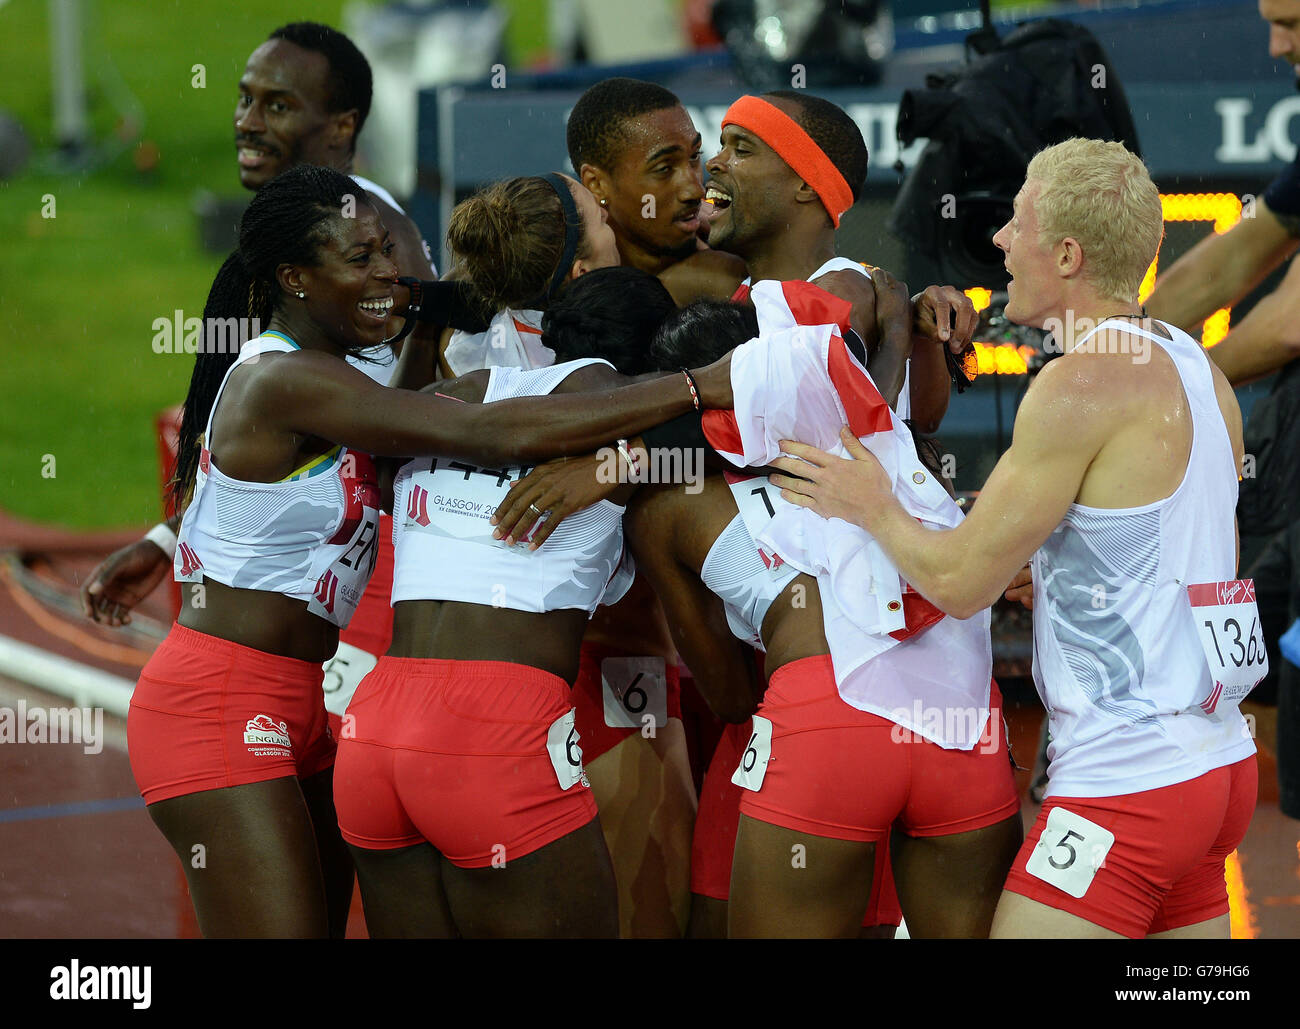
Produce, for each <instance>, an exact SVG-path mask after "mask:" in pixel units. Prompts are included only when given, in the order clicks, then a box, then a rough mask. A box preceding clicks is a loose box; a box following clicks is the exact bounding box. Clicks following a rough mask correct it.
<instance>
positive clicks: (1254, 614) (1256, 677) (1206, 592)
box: [1187, 579, 1268, 714]
mask: <svg viewBox="0 0 1300 1029" xmlns="http://www.w3.org/2000/svg"><path fill="white" fill-rule="evenodd" d="M1187 596H1188V599H1189V600H1190V601H1191V604H1192V614H1193V616H1194V617H1195V620H1196V632H1197V635H1198V636H1199V637H1200V640H1201V649H1202V650H1204V651H1205V660H1206V663H1207V664H1208V665H1209V667H1210V676H1211V678H1212V679H1213V680H1214V685H1213V687H1212V688H1211V691H1210V694H1209V696H1208V697H1205V698H1204V699H1202V700H1201V702H1200V706H1201V708H1202V709H1203V710H1204V711H1205V712H1206V713H1207V714H1213V713H1214V711H1215V708H1216V707H1218V705H1219V703H1220V702H1226V703H1228V704H1232V705H1236V704H1238V703H1240V702H1241V700H1242V699H1243V698H1244V697H1245V696H1246V694H1248V693H1249V692H1250V691H1251V690H1252V689H1253V688H1254V687H1255V684H1256V683H1258V682H1259V681H1260V680H1261V679H1262V678H1264V676H1265V675H1267V674H1268V652H1267V650H1266V649H1265V647H1264V633H1263V629H1262V628H1261V626H1260V622H1259V608H1258V607H1257V606H1256V604H1255V583H1254V580H1252V579H1236V580H1233V581H1230V582H1203V583H1195V584H1193V585H1190V586H1188V587H1187Z"/></svg>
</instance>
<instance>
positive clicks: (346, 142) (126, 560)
mask: <svg viewBox="0 0 1300 1029" xmlns="http://www.w3.org/2000/svg"><path fill="white" fill-rule="evenodd" d="M370 101H371V72H370V65H369V63H368V62H367V61H366V58H365V56H364V55H363V54H362V53H361V51H360V50H358V49H357V47H356V45H355V44H354V43H353V42H352V41H351V40H350V39H349V38H348V37H347V36H345V35H344V34H343V33H341V32H339V31H337V30H336V29H333V28H330V27H329V26H328V25H321V24H319V23H316V22H295V23H293V24H290V25H284V26H281V27H280V28H278V29H276V30H275V31H274V32H272V33H271V34H270V36H268V37H267V39H266V41H265V42H264V43H262V44H261V45H260V46H259V47H257V49H256V50H254V51H253V53H252V54H251V55H250V56H249V58H248V62H247V65H246V66H245V68H244V73H243V75H242V76H241V77H240V80H239V86H238V100H237V103H236V106H235V116H234V129H235V139H234V142H235V148H236V156H237V161H238V171H239V181H240V184H241V185H242V186H244V188H245V189H249V190H252V191H254V192H256V191H257V190H259V189H261V188H262V187H263V186H264V185H265V184H266V183H268V182H269V181H271V179H273V178H274V177H275V176H276V175H278V174H279V173H281V172H283V171H285V170H286V169H288V168H291V167H293V166H295V165H298V164H314V165H322V166H324V167H328V168H335V169H337V170H339V171H341V172H343V173H344V174H347V175H350V176H351V178H352V180H353V182H354V183H356V185H357V186H358V187H360V189H361V190H363V191H364V192H362V193H358V194H357V199H358V200H362V201H368V202H369V203H370V205H371V206H372V207H374V208H375V210H377V211H378V212H379V213H380V217H381V220H382V221H383V223H384V225H385V227H386V228H387V229H388V231H389V232H390V233H391V235H392V240H393V247H394V249H393V256H394V259H395V260H396V262H397V266H398V268H399V269H401V271H402V273H403V274H405V275H412V276H416V277H419V278H424V277H425V276H426V275H433V277H434V278H436V277H437V272H436V269H434V267H433V263H432V259H431V257H430V255H429V248H428V245H427V244H426V243H425V242H424V241H423V238H422V236H421V233H420V230H419V229H418V228H417V227H416V225H415V223H414V222H412V221H411V219H410V218H408V217H407V216H406V213H405V212H404V211H403V210H402V208H401V206H400V205H399V204H398V203H397V201H396V200H394V199H393V197H392V195H391V194H390V193H389V192H388V191H387V190H385V189H384V188H383V187H382V186H379V185H378V184H376V183H374V182H371V181H370V180H369V179H364V178H362V177H361V176H359V175H353V174H352V164H353V160H354V157H355V154H356V146H357V141H358V138H359V137H360V135H361V130H362V129H363V128H364V126H365V122H366V117H367V115H368V114H369V112H370ZM426 269H427V271H426ZM400 325H401V321H400V320H393V321H390V323H389V329H390V331H389V333H387V335H388V336H392V335H395V334H396V333H397V331H398V328H397V327H398V326H400ZM439 335H440V333H439V331H438V329H437V328H435V327H430V326H426V325H421V326H419V327H417V329H416V330H415V332H413V333H412V334H411V336H410V337H409V338H408V339H407V340H406V345H405V352H406V354H407V360H406V362H405V364H406V365H408V366H410V368H411V369H412V372H413V373H414V374H415V375H417V376H418V375H419V374H420V371H419V369H421V368H422V367H428V366H431V364H432V361H433V359H434V358H435V357H436V353H437V350H436V348H437V343H438V338H439ZM227 357H228V359H229V360H231V361H233V360H234V355H233V354H230V355H227ZM347 360H348V362H349V363H350V364H352V365H353V366H354V367H356V368H358V369H360V370H361V371H363V372H365V373H366V374H367V375H369V376H370V377H371V378H372V379H374V380H375V381H376V382H378V383H379V384H380V385H387V384H388V383H389V381H390V380H391V378H392V377H393V375H394V372H395V369H396V363H397V355H396V354H395V353H394V352H393V350H392V348H391V347H389V346H387V345H385V344H382V343H381V344H380V345H378V346H375V347H372V348H369V349H367V350H366V351H365V352H363V353H360V354H349V355H347ZM179 524H180V516H179V515H176V516H174V517H172V518H171V519H169V520H168V521H166V522H164V523H161V524H160V525H158V526H155V527H154V528H153V529H151V530H150V532H149V534H148V535H147V536H146V537H145V538H144V539H142V540H140V541H138V542H136V543H133V544H130V545H128V546H126V547H124V548H122V549H121V550H119V551H117V552H115V553H113V554H111V555H110V556H109V557H108V558H106V559H105V560H104V561H103V562H101V563H100V564H99V565H98V566H97V567H96V568H95V569H94V570H93V571H92V572H91V573H90V575H89V576H88V577H87V578H86V581H85V582H84V583H83V584H82V588H81V597H82V607H83V610H84V612H85V614H86V615H87V617H89V618H92V619H94V620H95V621H103V622H105V623H106V624H108V625H114V626H116V625H122V624H124V623H126V622H129V621H130V611H131V610H132V608H134V607H135V605H136V604H138V603H139V602H140V600H142V599H143V598H144V597H146V596H148V595H149V593H151V592H152V591H153V590H154V589H155V588H156V587H157V585H158V584H159V583H160V582H161V581H162V580H163V578H164V577H165V576H166V574H167V571H168V569H169V568H170V566H171V560H172V558H173V556H174V553H175V546H176V529H177V527H178V526H179ZM380 530H381V531H380V539H379V551H378V555H379V556H378V560H377V563H376V566H375V574H374V575H373V576H372V577H371V584H370V586H369V588H368V590H367V594H366V595H365V596H364V597H363V598H362V602H361V604H360V605H359V607H358V611H357V614H356V617H354V618H353V619H352V622H351V623H350V625H349V627H348V629H347V631H346V632H344V633H343V642H342V643H341V644H340V647H339V652H338V653H337V654H336V655H334V657H333V658H332V659H331V661H330V662H329V667H328V668H327V670H326V677H325V689H326V691H327V692H326V704H327V708H328V710H329V712H330V716H331V725H332V726H333V728H334V729H335V731H337V730H338V728H339V716H341V715H342V713H343V711H344V709H345V708H346V706H347V702H348V700H349V698H350V697H351V695H352V690H354V689H355V688H356V684H357V683H358V682H359V681H360V680H361V676H362V675H364V674H365V672H366V670H367V669H368V668H369V667H372V666H373V665H374V662H375V660H376V659H377V657H378V655H380V654H382V653H383V652H384V651H385V650H386V649H387V647H388V641H389V638H390V637H391V634H392V610H391V608H390V607H389V602H388V595H389V590H390V587H391V585H392V569H393V549H392V542H391V540H392V533H391V520H390V519H389V517H388V515H387V514H384V515H382V516H381V524H380Z"/></svg>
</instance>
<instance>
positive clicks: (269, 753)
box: [126, 624, 334, 804]
mask: <svg viewBox="0 0 1300 1029" xmlns="http://www.w3.org/2000/svg"><path fill="white" fill-rule="evenodd" d="M321 675H322V673H321V666H320V665H319V664H316V663H315V662H312V661H299V660H297V659H296V658H292V657H282V656H280V655H278V654H268V653H266V652H265V651H262V650H254V649H253V648H251V647H244V646H240V645H239V644H238V643H232V642H230V641H229V640H223V639H218V638H217V637H216V636H209V635H207V634H206V633H202V632H195V631H194V630H193V629H187V628H185V626H183V625H180V624H174V625H173V626H172V631H171V632H170V633H168V635H167V638H166V639H165V640H163V642H162V644H161V645H160V646H159V647H158V649H157V650H156V651H154V654H153V657H151V658H150V659H149V663H148V664H147V665H145V666H144V670H143V671H141V673H140V681H139V682H138V683H137V684H136V687H135V693H134V694H133V696H132V697H131V709H130V712H129V713H128V715H127V722H126V731H127V748H128V751H129V754H130V757H131V771H132V772H133V773H134V774H135V781H136V784H137V785H138V786H139V787H140V793H141V794H142V795H143V797H144V800H145V803H146V804H154V803H157V802H158V801H160V800H167V799H169V798H171V797H179V796H182V795H183V794H186V793H198V792H200V791H201V790H216V789H221V788H223V787H226V786H243V785H246V784H247V783H253V782H264V781H265V780H267V779H278V778H280V777H281V776H285V775H296V776H297V777H298V778H300V779H305V778H307V777H308V776H312V775H315V774H316V773H317V772H321V771H324V770H325V769H327V768H329V767H330V765H332V764H333V763H334V737H333V736H332V735H331V734H330V731H329V725H328V723H327V721H326V718H325V704H324V698H323V695H322V693H321Z"/></svg>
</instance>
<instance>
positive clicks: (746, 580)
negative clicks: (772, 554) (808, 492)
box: [700, 475, 799, 650]
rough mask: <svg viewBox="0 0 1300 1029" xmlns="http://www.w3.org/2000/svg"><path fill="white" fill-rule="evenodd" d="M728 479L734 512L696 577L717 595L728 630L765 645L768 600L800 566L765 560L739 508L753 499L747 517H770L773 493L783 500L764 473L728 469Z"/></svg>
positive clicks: (757, 645)
mask: <svg viewBox="0 0 1300 1029" xmlns="http://www.w3.org/2000/svg"><path fill="white" fill-rule="evenodd" d="M727 485H728V486H729V487H730V489H731V495H732V497H733V499H734V500H735V501H736V509H737V510H736V517H735V518H733V519H732V520H731V521H730V522H729V523H728V524H727V527H726V528H725V529H723V530H722V532H721V533H719V535H718V538H717V539H715V540H714V541H713V546H711V547H709V553H708V555H707V556H706V557H705V558H704V564H703V565H702V566H701V567H700V581H701V582H703V583H704V585H705V587H706V588H707V589H708V590H709V591H710V592H712V593H713V594H714V595H715V596H717V597H718V598H719V599H720V600H721V601H722V606H723V610H724V611H725V612H726V615H727V625H728V626H729V627H730V629H731V632H732V635H734V636H735V637H736V639H738V640H741V641H742V642H744V643H748V644H749V645H750V646H751V647H753V648H755V649H756V650H766V648H765V647H764V646H763V639H762V629H763V619H764V618H765V617H767V611H768V608H770V607H771V606H772V601H774V600H775V599H776V598H777V597H779V596H780V595H781V594H782V592H784V590H785V588H786V587H787V586H788V585H790V580H791V579H793V578H794V577H795V576H797V575H798V574H799V569H797V568H794V567H792V566H790V565H788V564H784V563H782V562H780V561H768V560H767V559H766V558H765V557H764V556H763V555H761V554H760V553H759V550H758V547H757V545H756V544H755V543H754V538H753V537H752V536H751V535H750V534H749V529H748V528H747V527H746V523H745V518H744V516H743V515H742V514H741V513H740V512H741V510H742V509H744V508H745V507H748V506H750V505H757V507H758V511H757V512H756V514H755V515H754V516H751V517H757V518H762V517H764V516H765V515H766V516H767V517H771V516H770V514H767V511H768V509H770V508H772V507H773V506H774V501H773V500H772V496H773V494H777V497H776V501H775V503H780V504H785V503H786V501H783V500H781V498H780V496H779V493H780V491H779V490H777V489H776V488H775V487H773V486H770V485H769V484H768V481H767V478H766V477H765V476H753V477H749V476H743V477H742V476H732V475H728V476H727Z"/></svg>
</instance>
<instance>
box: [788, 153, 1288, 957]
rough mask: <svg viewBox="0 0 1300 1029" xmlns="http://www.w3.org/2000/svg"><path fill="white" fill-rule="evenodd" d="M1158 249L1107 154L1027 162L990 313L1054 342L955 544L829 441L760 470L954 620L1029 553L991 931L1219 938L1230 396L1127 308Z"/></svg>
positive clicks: (1251, 673) (1233, 666) (1222, 382)
mask: <svg viewBox="0 0 1300 1029" xmlns="http://www.w3.org/2000/svg"><path fill="white" fill-rule="evenodd" d="M1162 232H1163V222H1162V217H1161V209H1160V197H1159V194H1158V192H1157V190H1156V187H1155V185H1154V183H1152V181H1151V178H1150V176H1149V175H1148V174H1147V171H1146V168H1145V167H1144V166H1143V165H1142V163H1141V161H1140V160H1139V159H1138V158H1136V157H1134V156H1133V155H1132V154H1130V153H1129V152H1128V151H1126V150H1125V149H1124V148H1123V147H1122V146H1121V145H1120V144H1118V143H1103V142H1099V141H1095V140H1082V139H1073V140H1069V141H1067V142H1065V143H1061V144H1059V145H1057V146H1053V147H1049V148H1048V149H1046V150H1044V151H1042V152H1041V153H1039V154H1038V155H1036V156H1035V157H1034V159H1033V161H1032V162H1031V163H1030V165H1029V168H1028V171H1027V174H1026V180H1025V184H1024V186H1023V187H1022V188H1021V190H1020V193H1019V194H1018V195H1017V197H1016V200H1015V213H1014V216H1013V218H1012V220H1011V221H1010V222H1009V223H1008V224H1007V225H1005V226H1003V227H1002V229H1001V230H1000V231H999V232H998V234H997V235H996V236H995V237H994V242H995V243H996V244H997V245H998V246H999V247H1000V248H1001V249H1002V250H1003V251H1004V252H1005V253H1006V255H1007V256H1006V264H1007V269H1008V271H1010V272H1011V275H1012V280H1011V283H1010V286H1009V294H1010V300H1009V303H1008V307H1007V315H1008V317H1009V318H1011V319H1012V320H1013V321H1016V322H1019V323H1021V324H1024V325H1032V326H1036V327H1044V328H1050V329H1052V331H1053V333H1054V334H1056V335H1057V338H1058V341H1059V342H1060V344H1061V346H1062V348H1063V350H1064V352H1065V353H1064V356H1062V357H1061V358H1059V359H1058V360H1056V361H1053V362H1052V363H1051V364H1049V365H1048V366H1047V367H1046V368H1045V369H1044V370H1043V372H1042V373H1041V374H1040V375H1039V376H1038V378H1037V379H1036V380H1035V381H1034V384H1033V385H1032V386H1031V387H1030V389H1029V392H1028V393H1027V394H1026V395H1025V399H1024V402H1023V403H1022V404H1021V406H1020V410H1019V412H1018V413H1017V415H1016V427H1015V434H1014V437H1013V440H1012V445H1011V449H1010V450H1008V451H1007V453H1006V454H1004V455H1003V457H1002V459H1001V460H1000V461H999V462H998V464H997V466H996V467H995V468H994V470H993V472H992V474H991V475H990V476H989V479H988V482H987V483H986V484H985V487H984V489H983V491H982V492H981V493H980V501H979V503H978V504H977V505H975V508H974V510H973V511H972V513H971V516H970V517H969V518H968V519H967V520H966V521H965V522H963V523H962V524H961V525H959V526H957V527H956V528H954V529H951V530H946V531H936V530H933V529H929V528H926V527H923V526H920V525H918V524H917V523H916V522H915V521H914V520H913V519H911V518H910V517H909V516H908V515H907V514H906V512H904V511H903V509H902V508H901V507H900V506H899V505H898V504H897V502H896V501H895V500H894V499H893V497H892V496H891V494H890V490H889V484H888V483H887V482H886V477H885V476H884V475H883V474H882V472H881V469H880V467H879V465H878V463H877V462H876V461H874V460H873V459H872V458H871V456H870V455H869V454H867V453H866V452H865V451H864V449H863V448H862V447H860V446H857V445H856V443H855V442H853V441H851V440H849V439H848V438H847V437H846V438H845V447H846V448H847V449H848V450H849V451H850V453H851V454H852V456H853V458H855V460H844V459H841V458H835V457H831V456H829V455H827V454H825V453H823V452H822V451H820V450H817V449H815V448H810V447H805V446H802V445H799V444H795V443H791V444H789V445H788V446H787V447H786V448H785V449H787V451H788V452H789V453H790V454H791V455H794V456H793V457H784V458H781V459H779V460H778V461H776V462H774V464H776V465H777V467H779V468H781V469H782V470H783V471H785V472H788V473H789V474H788V475H781V476H773V482H774V483H776V484H779V485H781V486H782V487H784V488H785V490H786V494H785V495H787V496H788V497H789V498H790V499H791V500H792V501H794V502H795V503H798V504H801V505H807V506H811V507H812V508H813V509H814V510H816V511H817V512H819V513H820V514H822V515H823V516H825V517H838V518H843V519H846V520H848V521H851V522H854V523H856V524H858V525H861V526H862V527H863V528H865V529H866V530H867V531H868V532H869V533H870V534H871V535H872V536H873V537H874V538H875V540H876V541H877V542H878V543H879V545H880V546H881V547H883V548H884V550H885V552H886V553H888V555H889V557H890V558H891V559H892V560H893V561H894V563H895V564H896V565H897V566H898V568H899V570H900V571H901V572H902V573H903V575H904V576H906V578H907V580H908V581H909V582H911V583H913V584H914V585H915V587H916V588H917V589H918V590H919V591H920V592H921V594H922V595H924V596H925V597H926V598H927V599H928V600H930V601H932V602H933V603H934V604H936V605H938V606H939V607H940V608H942V609H943V610H945V611H947V612H950V613H952V614H955V615H957V616H969V615H972V614H974V613H975V612H978V611H979V610H981V609H982V608H984V607H986V606H988V605H989V604H991V603H992V602H993V601H994V600H995V599H996V598H997V597H998V595H999V594H1000V593H1001V592H1002V590H1003V588H1004V587H1005V586H1006V583H1007V582H1008V581H1009V580H1010V579H1011V578H1012V576H1013V575H1014V574H1015V573H1016V571H1017V570H1018V569H1019V568H1021V566H1022V565H1023V564H1024V563H1025V562H1026V561H1027V560H1029V559H1030V558H1031V557H1032V558H1033V566H1032V567H1033V594H1034V600H1033V607H1034V613H1035V619H1034V679H1035V683H1036V685H1037V687H1038V691H1039V695H1040V696H1041V697H1042V700H1043V703H1044V705H1045V706H1046V708H1047V711H1048V726H1049V731H1050V733H1051V739H1052V742H1051V744H1050V746H1049V749H1048V759H1049V766H1048V778H1049V785H1048V789H1047V792H1046V801H1045V803H1044V805H1043V808H1042V810H1041V812H1040V813H1039V817H1038V820H1037V822H1036V823H1035V825H1034V828H1033V830H1032V831H1031V832H1030V834H1029V837H1028V839H1026V841H1025V844H1024V847H1023V848H1022V849H1021V852H1020V855H1019V856H1018V857H1017V859H1016V863H1015V867H1014V868H1013V869H1012V872H1011V874H1010V876H1009V877H1008V880H1007V886H1006V892H1005V893H1004V895H1003V898H1002V900H1001V902H1000V904H999V906H998V912H997V917H996V920H995V922H994V926H993V935H994V936H1030V937H1058V936H1090V937H1116V936H1127V937H1142V936H1156V935H1160V936H1198V937H1220V938H1225V937H1227V936H1228V898H1227V891H1226V888H1225V884H1224V861H1225V858H1226V857H1227V855H1228V854H1229V853H1230V852H1231V851H1232V850H1233V849H1234V848H1235V847H1236V846H1237V844H1238V843H1240V841H1241V839H1242V837H1243V836H1244V834H1245V831H1246V826H1247V824H1248V823H1249V821H1250V816H1251V812H1252V811H1253V809H1254V802H1255V792H1256V780H1257V774H1258V773H1257V770H1256V763H1255V756H1254V754H1255V746H1254V743H1253V741H1252V740H1251V738H1250V734H1249V733H1248V731H1247V728H1246V724H1245V720H1244V719H1243V718H1242V716H1241V714H1240V712H1239V711H1238V709H1237V703H1238V702H1239V701H1240V699H1241V697H1242V696H1244V695H1245V693H1246V692H1248V691H1249V689H1250V687H1251V686H1252V685H1253V684H1254V682H1256V681H1258V679H1259V677H1260V676H1262V674H1263V672H1264V670H1265V667H1264V658H1263V657H1262V655H1261V653H1260V651H1261V650H1262V641H1261V640H1260V639H1259V638H1258V632H1257V628H1256V627H1257V626H1258V621H1257V617H1256V612H1255V611H1254V601H1253V592H1252V589H1251V587H1250V584H1249V583H1240V582H1233V581H1231V580H1232V579H1233V576H1234V575H1235V574H1236V566H1237V561H1236V553H1235V542H1236V541H1235V520H1234V507H1235V504H1236V497H1237V488H1236V484H1237V480H1238V476H1239V474H1240V473H1239V469H1240V468H1241V461H1242V456H1243V447H1242V430H1241V414H1240V411H1239V409H1238V407H1237V402H1236V398H1235V397H1234V396H1233V392H1232V389H1231V387H1230V386H1229V384H1228V382H1227V380H1226V379H1225V378H1224V376H1223V374H1222V373H1221V372H1219V371H1218V370H1217V369H1216V368H1215V366H1214V365H1213V364H1212V363H1211V362H1210V361H1209V360H1208V359H1207V357H1206V355H1205V353H1204V352H1203V350H1202V349H1201V347H1200V346H1199V344H1197V343H1196V342H1195V341H1194V340H1193V339H1191V338H1190V337H1189V336H1188V335H1187V334H1186V333H1185V332H1183V331H1182V330H1181V329H1178V328H1176V327H1174V326H1172V325H1168V324H1166V323H1163V322H1154V323H1152V322H1150V321H1148V320H1146V319H1144V318H1142V315H1141V308H1140V306H1139V305H1138V301H1137V292H1138V286H1139V285H1140V283H1141V281H1142V276H1143V274H1144V273H1145V271H1146V269H1147V267H1148V266H1149V265H1150V263H1151V261H1152V260H1153V259H1154V258H1155V256H1156V253H1157V251H1158V249H1159V246H1160V239H1161V234H1162ZM800 459H802V460H800ZM793 476H799V478H794V477H793ZM1248 627H1249V628H1248ZM1234 629H1235V632H1236V635H1235V637H1234ZM1234 644H1235V646H1234ZM1225 657H1226V660H1225Z"/></svg>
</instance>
